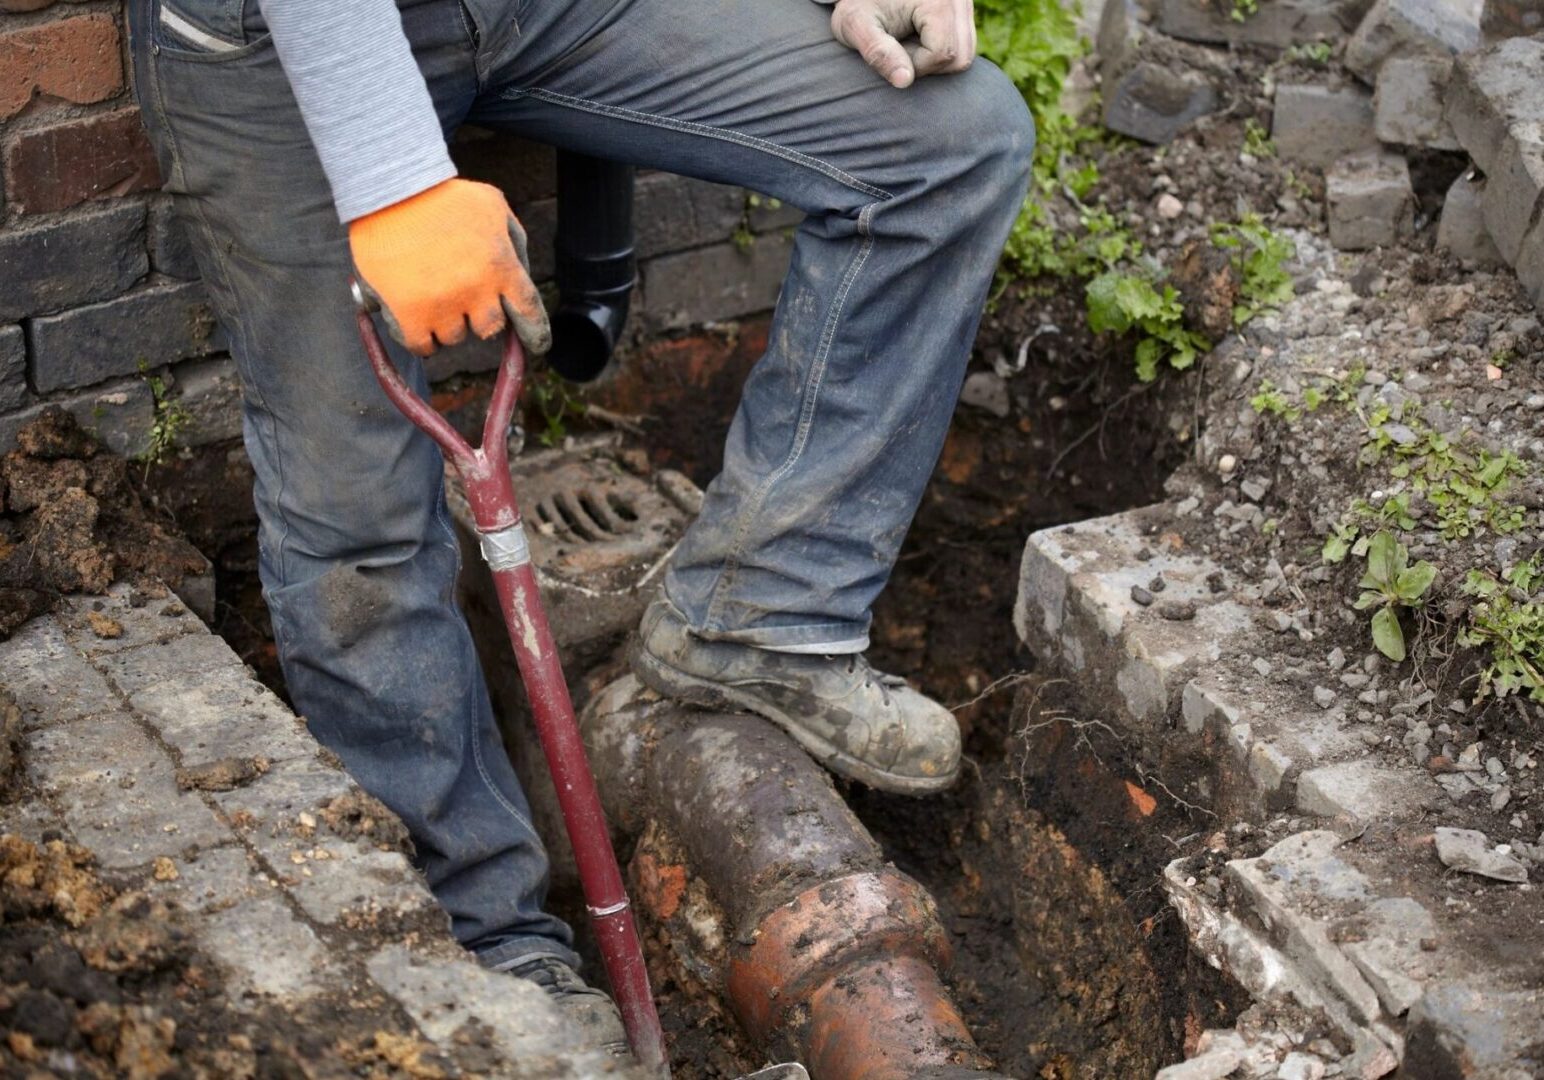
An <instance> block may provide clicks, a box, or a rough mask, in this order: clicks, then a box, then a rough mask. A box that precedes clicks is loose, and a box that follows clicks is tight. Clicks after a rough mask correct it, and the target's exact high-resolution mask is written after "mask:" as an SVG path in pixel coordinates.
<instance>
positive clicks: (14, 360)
mask: <svg viewBox="0 0 1544 1080" xmlns="http://www.w3.org/2000/svg"><path fill="white" fill-rule="evenodd" d="M31 397H32V391H31V390H29V389H27V336H26V335H25V334H24V333H22V329H21V327H19V326H0V410H5V409H19V408H21V407H22V406H23V405H26V404H27V402H28V400H30V399H31Z"/></svg>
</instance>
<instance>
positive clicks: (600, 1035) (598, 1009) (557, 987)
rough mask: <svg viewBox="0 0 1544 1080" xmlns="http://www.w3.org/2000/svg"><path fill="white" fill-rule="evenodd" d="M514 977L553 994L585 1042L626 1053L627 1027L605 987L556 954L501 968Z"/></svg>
mask: <svg viewBox="0 0 1544 1080" xmlns="http://www.w3.org/2000/svg"><path fill="white" fill-rule="evenodd" d="M504 970H506V971H508V972H509V974H511V975H513V976H515V978H517V979H525V980H526V981H527V982H533V983H535V984H536V985H537V986H539V987H541V988H542V989H543V990H545V991H547V996H548V997H550V998H552V1001H553V1004H555V1005H557V1007H558V1008H559V1009H562V1010H563V1015H564V1016H567V1017H568V1018H569V1019H570V1020H572V1021H573V1022H574V1023H576V1024H577V1025H578V1026H579V1030H580V1031H582V1032H583V1033H584V1041H585V1043H586V1045H589V1046H593V1047H595V1048H597V1049H599V1050H604V1051H605V1052H606V1053H608V1054H610V1055H611V1056H612V1057H619V1058H622V1057H629V1056H630V1054H631V1051H630V1050H629V1049H628V1046H627V1030H626V1029H625V1028H623V1027H622V1014H621V1013H620V1012H618V1011H617V1007H616V1003H615V1002H613V1001H612V1000H611V998H609V997H608V996H607V995H606V992H605V991H604V990H597V989H596V988H595V987H593V986H591V985H590V984H589V983H587V982H585V981H584V979H582V978H581V977H580V975H579V973H578V972H577V971H575V970H574V969H573V968H571V967H569V966H568V965H567V964H565V963H563V961H561V960H559V959H558V958H557V957H555V956H538V957H536V958H535V959H533V960H527V961H525V962H524V963H523V964H517V965H516V966H514V967H512V968H506V969H504Z"/></svg>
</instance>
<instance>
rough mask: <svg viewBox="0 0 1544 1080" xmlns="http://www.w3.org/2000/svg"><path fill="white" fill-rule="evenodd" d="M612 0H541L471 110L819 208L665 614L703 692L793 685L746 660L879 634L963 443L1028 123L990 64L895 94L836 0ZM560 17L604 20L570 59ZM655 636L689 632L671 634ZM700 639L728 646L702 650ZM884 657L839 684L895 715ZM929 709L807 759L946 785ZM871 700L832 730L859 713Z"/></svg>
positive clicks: (655, 632) (803, 232)
mask: <svg viewBox="0 0 1544 1080" xmlns="http://www.w3.org/2000/svg"><path fill="white" fill-rule="evenodd" d="M592 7H594V5H593V4H591V3H589V2H588V0H569V2H568V3H558V2H553V3H550V4H543V5H533V6H532V9H531V12H530V14H529V15H528V16H527V17H526V19H525V20H524V22H523V34H522V36H521V38H520V39H519V40H518V41H516V42H515V43H514V45H512V46H510V47H509V50H507V54H506V55H503V56H499V57H497V58H495V61H494V62H493V63H491V64H490V65H489V71H490V76H489V78H488V80H486V85H485V88H484V90H483V92H482V93H481V95H480V96H479V99H478V102H477V104H476V105H475V106H474V108H473V110H472V113H471V119H472V120H473V121H474V122H477V123H481V124H485V125H488V126H496V127H505V128H510V129H514V130H518V131H520V132H522V133H524V134H527V135H529V136H531V137H534V138H537V139H541V140H545V141H549V142H554V143H557V144H559V145H562V146H569V147H573V148H576V149H581V150H585V151H588V152H590V153H595V154H599V155H602V156H608V157H615V158H620V159H623V160H627V161H631V162H635V163H637V164H640V165H647V166H653V167H659V168H665V169H669V170H671V171H675V172H680V173H686V174H690V175H694V176H699V177H704V178H707V179H711V180H718V181H724V182H731V183H738V184H744V185H746V186H748V187H750V188H753V189H755V190H758V191H761V192H764V193H766V194H769V195H772V196H775V197H777V198H779V199H782V200H783V201H785V202H789V203H792V204H794V205H796V206H798V207H800V208H801V209H803V210H805V211H806V212H807V213H808V215H809V216H808V217H807V218H806V220H805V222H804V224H803V225H802V226H801V227H800V229H799V231H798V237H797V242H796V244H795V248H794V253H793V260H792V265H791V267H790V270H789V274H788V278H787V280H786V281H785V283H784V287H783V293H782V297H781V299H780V301H779V303H778V307H777V312H776V315H775V317H774V321H773V325H772V330H771V337H770V345H769V348H768V350H767V353H766V355H765V356H764V357H763V358H762V359H761V361H760V362H759V363H758V364H757V366H756V368H755V370H754V371H753V372H752V373H751V375H750V378H749V379H748V380H747V383H746V386H745V391H744V395H743V397H742V400H741V404H740V408H739V411H738V413H737V414H736V416H735V419H734V424H733V426H732V428H731V429H730V433H729V439H728V445H727V447H726V450H725V455H724V467H723V472H722V473H721V474H720V475H719V476H718V477H717V479H715V480H714V481H713V483H712V485H711V486H710V487H709V489H708V492H707V500H706V503H705V505H704V508H703V511H702V513H701V515H700V516H699V518H698V520H697V522H696V524H695V525H694V526H693V527H692V529H691V530H690V531H689V532H688V534H687V536H686V538H685V541H684V542H683V544H682V546H681V548H680V550H679V551H678V553H677V555H676V557H675V560H674V562H673V564H672V567H671V570H670V574H669V576H668V579H667V582H666V592H667V594H668V596H669V598H670V600H671V601H672V602H673V604H674V606H675V608H676V609H678V611H679V613H680V615H679V616H671V615H670V614H669V613H668V612H666V613H663V614H657V616H656V617H655V618H654V620H653V622H652V623H651V622H650V621H648V620H646V623H645V631H646V634H645V642H644V645H645V652H646V653H651V654H652V655H654V656H655V658H656V659H659V658H660V657H661V656H662V655H664V654H667V653H668V654H669V655H668V656H666V657H665V659H666V660H667V661H668V664H675V663H676V661H680V664H681V665H684V666H690V665H689V664H688V663H687V660H688V658H687V653H689V652H691V651H693V649H696V652H697V659H698V660H701V663H697V664H696V667H695V668H694V669H693V672H690V673H688V675H689V676H690V679H694V680H696V682H695V684H694V685H696V686H698V688H700V685H701V684H703V683H705V682H712V681H713V680H714V679H717V680H719V681H720V682H724V681H734V680H736V679H741V678H742V677H744V678H747V679H752V680H753V681H759V682H761V683H767V682H768V681H769V680H770V681H771V682H776V681H777V679H778V677H779V676H778V675H777V674H776V673H768V672H765V671H762V672H760V673H759V674H758V673H750V674H747V671H748V669H747V668H746V664H751V665H753V666H754V665H755V664H758V663H759V664H761V665H762V666H763V667H765V664H766V663H768V662H767V661H754V660H744V659H743V657H744V656H745V655H746V654H747V653H762V650H768V649H771V650H790V649H792V650H798V651H800V652H806V653H826V654H831V653H854V652H861V651H862V650H863V649H864V648H866V646H867V642H868V628H869V621H870V608H871V605H872V603H873V601H874V598H875V597H876V596H877V594H878V593H879V591H880V589H881V588H883V586H884V584H885V582H886V580H887V579H888V577H889V574H890V570H891V567H892V565H893V564H894V561H895V557H896V555H897V552H898V550H899V548H900V544H901V541H902V538H903V537H904V535H905V532H906V529H907V528H908V526H909V525H910V522H911V519H912V516H913V514H914V512H915V510H916V507H917V504H918V502H919V500H920V498H921V495H922V492H923V489H924V487H925V485H926V483H927V480H928V477H929V476H930V474H931V472H932V469H933V466H934V464H935V462H936V461H937V458H938V454H939V451H940V449H941V448H942V445H943V439H944V435H945V433H946V431H947V429H948V425H949V420H950V417H951V416H952V413H953V409H954V403H955V400H956V398H957V396H958V393H959V388H960V383H961V380H962V378H963V375H964V369H965V363H966V360H967V358H968V356H969V350H970V344H971V340H972V338H973V336H974V334H975V330H976V326H977V322H978V320H979V316H980V312H981V308H982V305H983V302H984V300H985V297H986V294H987V290H988V288H989V286H990V283H991V278H992V274H993V271H994V269H995V267H996V261H997V257H998V254H999V252H1000V249H1001V246H1002V243H1003V240H1004V239H1005V237H1006V235H1007V232H1008V229H1009V227H1010V225H1011V223H1012V221H1013V218H1014V216H1015V214H1016V213H1017V210H1018V208H1019V205H1020V202H1021V201H1022V199H1023V197H1024V191H1025V186H1026V181H1027V175H1028V170H1029V161H1030V155H1031V150H1032V146H1033V138H1034V136H1033V128H1032V124H1031V121H1030V118H1029V114H1028V111H1027V109H1026V108H1025V106H1024V104H1023V101H1022V100H1021V98H1020V97H1019V95H1018V93H1017V92H1016V91H1015V90H1014V88H1013V87H1012V85H1011V84H1009V82H1008V81H1007V79H1006V78H1005V77H1004V76H1003V75H1002V73H1001V72H1000V71H998V70H997V69H996V68H995V67H993V66H992V65H990V64H987V63H984V62H979V63H977V64H976V65H975V66H974V67H973V68H971V69H970V70H969V71H966V72H964V73H963V74H959V75H950V76H937V77H932V78H925V79H922V80H920V81H918V82H917V83H916V84H915V85H914V86H912V87H911V88H909V89H906V90H895V89H893V88H891V87H889V86H888V85H886V84H885V83H884V82H883V81H882V80H881V79H880V78H879V77H878V76H877V75H876V74H875V73H874V72H873V71H872V70H870V69H869V68H868V67H867V66H866V65H865V64H864V63H863V61H862V59H861V58H860V57H859V56H858V55H857V54H856V53H853V52H851V51H849V50H848V49H846V48H845V47H843V46H842V45H840V44H839V43H837V42H836V41H834V40H833V39H832V37H831V32H830V28H829V13H830V9H829V8H826V7H822V6H819V5H816V4H813V3H811V2H810V0H712V2H710V3H707V4H705V5H704V4H698V5H695V6H693V7H692V9H691V11H690V12H689V13H683V12H682V11H681V10H680V9H678V8H676V7H673V6H671V5H667V4H656V3H647V2H644V0H620V2H619V3H615V4H613V5H609V10H608V11H607V12H606V14H605V17H604V18H601V19H599V20H596V19H594V18H593V16H590V15H589V9H590V8H592ZM473 10H474V11H476V10H477V5H476V3H475V2H474V4H473ZM573 12H578V13H579V14H580V16H581V17H579V18H578V19H577V20H574V19H571V18H570V15H571V13H573ZM549 20H550V21H551V24H552V25H562V26H563V27H564V29H565V32H567V31H568V30H569V28H571V27H572V25H573V23H574V22H575V21H577V22H578V23H580V24H582V25H584V26H586V27H593V28H592V29H590V30H589V32H588V35H587V37H586V38H585V40H583V41H582V43H580V44H579V45H577V47H570V46H569V45H568V44H567V43H565V45H564V49H565V51H564V52H562V53H561V54H557V55H554V54H553V53H552V52H551V51H549V50H547V49H546V48H545V47H544V41H545V37H544V35H545V34H546V33H547V27H548V25H549V22H548V21H549ZM565 20H566V21H565ZM517 211H518V208H517ZM644 290H645V295H647V290H648V282H647V279H645V282H644ZM672 619H674V620H676V621H678V622H679V623H680V624H681V625H679V626H677V625H675V622H672ZM687 628H689V629H687ZM656 638H659V639H668V642H669V643H668V644H667V645H666V646H664V647H662V648H660V649H654V648H653V647H652V645H651V642H653V641H654V640H655V639H656ZM692 640H695V641H697V642H710V643H716V644H717V645H718V646H720V649H719V650H718V652H717V653H715V654H712V655H707V656H704V654H703V650H702V649H700V648H697V647H696V646H693V645H692V644H691V641H692ZM729 645H739V646H747V645H749V646H760V647H761V649H759V650H743V649H742V650H738V652H737V653H736V652H735V651H733V650H729V649H727V646H729ZM710 651H711V650H710ZM762 655H763V656H764V655H765V654H764V653H763V654H762ZM737 656H738V657H740V658H739V659H737V658H736V657H737ZM778 663H780V664H783V665H785V666H789V667H791V668H794V669H796V670H794V671H793V672H792V673H791V674H790V675H789V676H788V680H791V681H793V682H799V681H801V680H803V681H806V682H807V681H809V680H810V679H813V678H815V675H814V674H812V672H815V668H814V667H812V666H810V665H811V664H813V663H814V662H813V661H809V662H806V660H805V659H788V660H783V661H778ZM801 665H802V666H801ZM806 668H807V669H808V670H806ZM822 670H824V671H826V672H830V671H831V670H832V669H831V666H830V665H826V667H825V668H824V669H822ZM864 670H866V669H862V670H858V671H856V674H854V675H853V676H852V680H849V681H848V682H842V679H841V678H840V677H839V678H837V682H836V684H835V685H834V686H833V692H834V693H837V694H847V693H848V692H849V691H851V692H852V693H858V691H860V690H861V691H862V692H863V693H865V694H867V695H868V698H867V700H868V701H869V702H870V703H871V705H872V707H873V708H876V709H882V708H888V707H889V705H888V703H889V702H890V700H891V697H892V696H896V695H899V694H901V693H903V692H902V691H900V690H898V689H894V688H893V687H889V688H887V687H886V686H884V685H880V684H878V683H876V682H874V681H873V680H869V681H868V682H867V683H864V685H863V686H859V685H858V684H859V683H860V682H862V681H863V671H864ZM640 673H641V674H645V676H646V677H647V672H645V671H644V669H642V668H640ZM667 674H668V673H667ZM817 674H818V673H817ZM763 676H765V677H763ZM822 677H823V676H822ZM788 680H785V681H788ZM853 680H856V681H853ZM686 686H687V684H686V682H678V683H675V684H672V685H671V686H670V687H668V689H671V690H682V689H685V688H686ZM758 692H759V691H758ZM705 700H706V699H705ZM731 703H736V704H742V705H743V704H746V702H745V701H739V700H735V701H733V702H731ZM798 707H799V706H798V703H797V702H794V701H785V702H783V703H782V705H781V706H779V708H780V709H781V710H782V711H783V712H785V713H788V714H792V713H794V712H797V711H798ZM867 707H869V706H865V708H867ZM932 708H933V709H934V710H935V711H934V712H932V713H931V714H928V716H927V717H926V718H924V719H923V720H922V721H919V722H920V723H921V724H922V726H923V727H924V728H926V729H927V730H926V731H918V730H910V731H901V732H899V733H898V732H897V731H895V730H890V731H888V732H877V731H870V732H868V733H867V734H860V735H858V736H856V744H853V743H852V740H853V738H854V736H852V734H851V732H850V730H849V731H847V732H845V733H844V732H843V731H840V730H833V731H827V732H825V733H823V734H822V735H821V737H820V742H821V743H822V744H824V746H825V747H826V748H829V749H830V750H831V752H830V753H826V752H825V749H822V747H819V746H812V749H815V750H816V752H817V753H821V754H822V755H823V756H825V757H826V758H827V760H828V761H831V762H832V763H833V767H836V768H839V769H840V768H841V767H842V766H843V765H844V764H850V762H844V761H843V759H842V757H841V756H840V755H841V752H842V751H848V753H847V754H846V756H847V758H853V757H857V758H862V759H877V761H878V765H879V771H878V773H874V774H872V775H867V776H866V775H864V774H862V773H860V772H858V771H856V770H855V769H850V768H849V769H846V770H845V771H849V772H850V773H851V774H852V775H856V776H858V777H859V778H860V779H865V780H867V781H868V782H876V781H875V777H878V780H879V782H882V783H887V784H893V785H894V786H898V788H899V789H901V790H918V791H921V790H929V789H931V788H932V787H936V786H939V783H937V782H939V781H941V782H947V780H948V777H947V776H944V775H941V773H940V769H943V768H952V765H947V766H946V765H943V764H941V760H940V759H935V758H927V759H918V760H915V761H911V762H909V763H908V762H906V761H904V760H902V759H903V758H904V757H905V752H906V748H905V747H904V746H903V745H901V743H903V742H905V741H907V740H916V739H918V738H923V739H925V738H927V737H931V736H932V735H937V736H938V737H939V738H946V737H947V733H946V732H944V731H943V730H942V729H941V725H943V724H944V723H946V722H947V723H948V725H949V726H950V729H951V730H952V721H949V720H948V719H947V714H946V713H942V710H941V709H938V708H937V707H936V706H933V707H932ZM862 712H863V710H862V709H858V710H849V711H848V712H847V713H845V714H843V715H842V716H839V717H837V718H836V720H835V721H834V727H835V728H837V729H843V728H847V729H850V728H851V727H856V726H862V723H863V719H864V718H863V715H862ZM901 712H902V713H904V712H905V709H904V708H903V709H902V710H901ZM939 714H942V718H940V715H939ZM921 715H922V714H921V713H920V712H918V711H917V710H913V719H915V718H916V717H918V716H921ZM774 718H778V717H774ZM902 719H903V720H904V719H905V718H904V717H903V718H902ZM906 722H907V723H910V722H911V721H910V720H907V721H906ZM892 727H893V725H892ZM953 738H954V743H953V747H952V753H953V754H954V756H955V757H956V758H957V752H958V736H957V732H955V733H954V734H953ZM857 744H862V745H857ZM940 753H942V752H940ZM945 756H947V755H945ZM869 764H871V765H872V764H874V761H869ZM908 779H909V780H911V781H915V783H914V784H913V785H912V786H911V787H909V788H908V787H906V786H905V784H906V783H907V782H908Z"/></svg>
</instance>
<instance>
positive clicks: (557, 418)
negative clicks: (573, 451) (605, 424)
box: [529, 371, 584, 448]
mask: <svg viewBox="0 0 1544 1080" xmlns="http://www.w3.org/2000/svg"><path fill="white" fill-rule="evenodd" d="M529 385H530V395H531V401H533V402H534V403H535V405H536V411H537V412H538V413H540V415H541V419H542V429H541V431H540V432H538V433H537V436H536V438H537V440H538V441H539V442H540V443H541V444H542V445H543V446H545V447H548V448H551V447H554V446H558V445H560V444H561V443H562V442H563V440H564V439H565V438H566V437H567V436H568V422H569V420H572V419H578V418H579V417H581V416H583V415H584V404H583V403H582V402H580V401H579V400H578V399H577V398H575V397H574V395H573V392H572V391H571V390H570V389H569V387H568V384H567V383H565V382H564V381H563V379H562V378H561V377H559V376H558V375H557V373H556V372H552V371H543V372H542V373H541V374H539V375H537V376H536V377H535V378H533V379H532V380H531V381H530V384H529Z"/></svg>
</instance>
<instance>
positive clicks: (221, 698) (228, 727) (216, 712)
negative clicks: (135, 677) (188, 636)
mask: <svg viewBox="0 0 1544 1080" xmlns="http://www.w3.org/2000/svg"><path fill="white" fill-rule="evenodd" d="M232 661H233V663H232V664H231V665H230V666H228V667H223V668H216V669H215V670H213V671H208V672H204V673H203V674H201V675H199V676H198V677H197V678H194V679H187V680H177V679H171V680H168V681H166V682H162V683H158V684H156V685H154V686H151V687H148V688H146V689H144V690H141V691H139V692H138V693H136V694H132V695H130V697H129V704H130V705H132V706H133V707H134V708H135V709H136V710H138V711H139V712H140V713H141V714H143V715H144V717H145V718H146V719H147V720H148V721H149V722H150V725H151V726H152V727H154V728H155V729H156V731H157V732H158V733H159V734H160V736H161V739H162V740H163V741H164V742H165V743H166V744H167V745H168V746H171V747H173V748H174V749H175V750H176V751H177V753H178V754H180V755H181V757H182V763H183V765H184V766H189V765H201V764H205V763H207V762H211V761H218V760H220V759H221V758H227V757H237V758H253V757H266V758H268V759H269V760H270V761H272V762H281V761H288V760H290V759H291V758H300V757H308V756H311V755H313V754H315V753H316V749H317V743H316V740H315V739H314V738H312V737H311V733H310V732H309V731H307V730H306V728H305V724H304V722H303V721H302V720H300V718H299V717H297V716H296V715H295V714H294V713H292V712H291V711H290V710H289V708H288V707H287V706H286V705H285V704H284V702H282V701H280V700H279V698H278V695H276V694H274V692H273V691H271V690H269V689H268V688H267V687H266V686H264V685H263V684H262V683H260V682H258V681H257V680H256V679H255V678H253V677H252V675H251V673H250V672H248V671H247V669H246V667H245V666H243V665H242V664H241V663H240V662H239V661H236V660H235V657H234V656H233V657H232Z"/></svg>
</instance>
